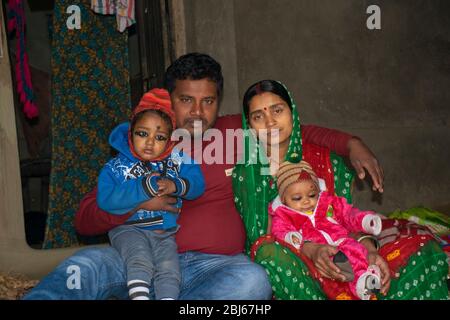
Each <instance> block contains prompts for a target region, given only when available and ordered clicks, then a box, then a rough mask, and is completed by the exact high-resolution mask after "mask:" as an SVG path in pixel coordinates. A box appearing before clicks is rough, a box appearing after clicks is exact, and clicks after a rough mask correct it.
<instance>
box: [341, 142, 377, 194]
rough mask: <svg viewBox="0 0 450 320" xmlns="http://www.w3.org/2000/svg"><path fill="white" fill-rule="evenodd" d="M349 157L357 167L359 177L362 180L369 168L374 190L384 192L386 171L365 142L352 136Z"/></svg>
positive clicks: (349, 144) (349, 143)
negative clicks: (384, 171)
mask: <svg viewBox="0 0 450 320" xmlns="http://www.w3.org/2000/svg"><path fill="white" fill-rule="evenodd" d="M348 150H349V155H348V156H349V159H350V161H351V163H352V166H353V167H354V168H355V170H356V173H357V175H358V177H359V178H360V179H361V180H362V179H364V177H365V176H366V172H365V171H364V169H365V170H367V171H368V172H369V174H370V176H371V177H372V181H373V186H372V190H373V191H377V190H378V191H379V192H383V180H384V173H383V168H381V165H380V163H379V162H378V160H377V158H376V157H375V155H374V154H373V153H372V151H370V149H369V147H367V146H366V145H365V144H364V142H362V141H361V140H360V139H357V138H351V139H350V140H349V142H348Z"/></svg>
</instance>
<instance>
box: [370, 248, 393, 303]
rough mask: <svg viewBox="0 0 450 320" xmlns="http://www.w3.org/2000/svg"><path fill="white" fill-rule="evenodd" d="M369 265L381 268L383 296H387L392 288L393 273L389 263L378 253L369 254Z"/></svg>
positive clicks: (381, 290) (381, 291)
mask: <svg viewBox="0 0 450 320" xmlns="http://www.w3.org/2000/svg"><path fill="white" fill-rule="evenodd" d="M367 260H368V262H369V265H371V264H374V265H377V266H378V267H379V268H380V271H381V289H380V293H381V294H382V295H384V296H385V295H387V293H388V292H389V287H390V286H391V273H390V271H389V266H388V264H387V262H386V261H385V260H384V259H383V257H382V256H380V255H379V254H378V253H377V252H369V253H368V254H367Z"/></svg>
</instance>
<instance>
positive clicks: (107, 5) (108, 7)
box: [91, 0, 136, 32]
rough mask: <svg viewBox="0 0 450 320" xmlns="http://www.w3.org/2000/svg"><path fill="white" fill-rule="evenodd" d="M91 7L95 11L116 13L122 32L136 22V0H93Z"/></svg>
mask: <svg viewBox="0 0 450 320" xmlns="http://www.w3.org/2000/svg"><path fill="white" fill-rule="evenodd" d="M91 9H92V10H94V12H95V13H100V14H115V15H116V21H117V29H118V30H119V31H120V32H123V31H124V30H125V29H126V28H128V27H129V26H131V25H132V24H134V23H136V19H135V14H134V10H135V0H91Z"/></svg>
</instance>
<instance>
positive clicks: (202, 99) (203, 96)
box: [170, 79, 219, 136]
mask: <svg viewBox="0 0 450 320" xmlns="http://www.w3.org/2000/svg"><path fill="white" fill-rule="evenodd" d="M170 99H171V100H172V106H173V110H174V112H175V118H176V122H177V128H183V129H186V130H188V131H189V133H190V134H191V135H192V136H194V125H198V127H197V128H196V129H197V130H196V131H200V132H204V131H205V130H207V129H209V128H211V127H212V126H213V125H214V123H215V122H216V118H217V113H218V111H219V101H218V99H219V98H218V96H217V85H216V83H215V82H214V81H211V80H209V79H201V80H190V79H186V80H177V81H176V82H175V90H174V91H173V92H172V94H171V95H170Z"/></svg>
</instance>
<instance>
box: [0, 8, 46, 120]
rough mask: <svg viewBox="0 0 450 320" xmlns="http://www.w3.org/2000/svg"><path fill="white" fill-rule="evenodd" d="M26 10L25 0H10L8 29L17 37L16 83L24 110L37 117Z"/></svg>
mask: <svg viewBox="0 0 450 320" xmlns="http://www.w3.org/2000/svg"><path fill="white" fill-rule="evenodd" d="M25 28H26V26H25V10H24V4H23V0H8V31H9V32H11V33H13V32H14V31H15V37H16V69H15V75H16V85H17V93H18V95H19V100H20V102H21V103H22V104H23V112H24V113H25V115H26V116H27V118H29V119H32V118H34V117H37V116H38V114H39V110H38V108H37V106H36V103H35V102H34V94H33V85H32V84H31V74H30V68H29V64H28V54H27V52H26V48H25Z"/></svg>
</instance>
